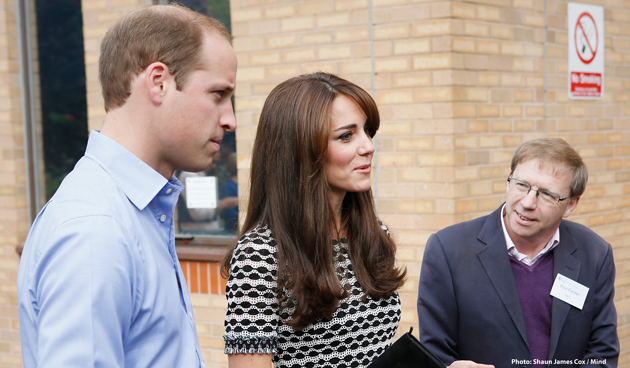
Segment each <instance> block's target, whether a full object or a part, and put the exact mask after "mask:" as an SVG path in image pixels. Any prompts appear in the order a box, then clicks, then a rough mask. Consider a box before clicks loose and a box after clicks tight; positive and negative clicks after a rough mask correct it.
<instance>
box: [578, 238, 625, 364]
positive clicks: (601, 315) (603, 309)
mask: <svg viewBox="0 0 630 368" xmlns="http://www.w3.org/2000/svg"><path fill="white" fill-rule="evenodd" d="M606 247H607V251H606V256H605V258H604V262H603V263H602V266H601V269H600V270H599V272H598V273H597V279H596V285H597V286H596V287H595V288H593V292H594V293H595V298H594V299H595V314H594V316H593V322H592V329H591V334H590V338H589V341H588V345H587V346H586V352H585V355H584V359H583V360H584V361H587V362H591V361H599V362H605V363H603V364H600V365H595V364H592V363H589V364H587V365H586V366H589V367H593V366H598V367H599V366H602V367H616V366H617V363H618V359H619V338H618V337H617V311H616V309H615V303H614V297H615V262H614V260H613V252H612V248H611V247H610V245H609V244H606Z"/></svg>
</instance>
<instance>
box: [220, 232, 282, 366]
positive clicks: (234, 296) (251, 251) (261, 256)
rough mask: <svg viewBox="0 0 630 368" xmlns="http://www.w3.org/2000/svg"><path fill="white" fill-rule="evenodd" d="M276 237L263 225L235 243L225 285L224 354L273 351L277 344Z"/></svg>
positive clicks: (278, 318)
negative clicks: (226, 303)
mask: <svg viewBox="0 0 630 368" xmlns="http://www.w3.org/2000/svg"><path fill="white" fill-rule="evenodd" d="M276 249H277V248H276V241H275V240H274V239H273V238H272V236H271V232H270V231H269V230H268V229H267V228H266V227H257V228H255V229H254V230H252V231H250V232H249V233H247V234H245V235H244V236H243V237H242V238H241V239H240V240H239V241H238V244H237V245H236V247H235V249H234V254H233V255H232V260H231V262H230V275H229V277H228V281H227V285H226V297H227V302H228V308H227V313H226V315H225V335H224V336H223V339H224V340H225V354H275V353H277V352H278V351H277V344H278V332H277V328H278V323H279V320H280V317H279V315H278V294H277V271H278V265H277V260H276Z"/></svg>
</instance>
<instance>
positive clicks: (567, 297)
mask: <svg viewBox="0 0 630 368" xmlns="http://www.w3.org/2000/svg"><path fill="white" fill-rule="evenodd" d="M549 294H550V295H551V296H553V297H555V298H558V299H560V300H562V301H563V302H565V303H568V304H571V305H572V306H574V307H576V308H577V309H579V310H582V307H584V301H585V300H586V295H587V294H588V288H587V287H586V286H584V285H582V284H580V283H579V282H576V281H573V280H571V279H570V278H568V277H566V276H564V275H562V274H560V273H559V274H558V275H557V276H556V281H554V282H553V287H552V288H551V293H549Z"/></svg>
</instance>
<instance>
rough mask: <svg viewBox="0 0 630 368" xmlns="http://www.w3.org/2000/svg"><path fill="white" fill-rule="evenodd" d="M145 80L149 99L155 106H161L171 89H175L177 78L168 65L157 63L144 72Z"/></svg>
mask: <svg viewBox="0 0 630 368" xmlns="http://www.w3.org/2000/svg"><path fill="white" fill-rule="evenodd" d="M144 79H145V81H144V82H145V83H146V87H147V91H148V93H149V98H150V99H151V102H153V104H154V105H160V104H162V102H163V101H164V96H165V95H166V93H167V92H169V89H172V88H175V78H173V76H172V75H171V73H170V72H169V70H168V67H167V66H166V64H164V63H162V62H159V61H156V62H154V63H152V64H150V65H149V66H147V67H146V69H145V70H144Z"/></svg>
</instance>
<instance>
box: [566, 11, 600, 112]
mask: <svg viewBox="0 0 630 368" xmlns="http://www.w3.org/2000/svg"><path fill="white" fill-rule="evenodd" d="M567 10H568V11H567V13H568V20H569V30H568V31H569V98H571V99H590V100H598V99H601V98H602V96H603V93H604V10H603V8H602V7H601V6H594V5H585V4H578V3H569V4H568V9H567Z"/></svg>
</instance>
